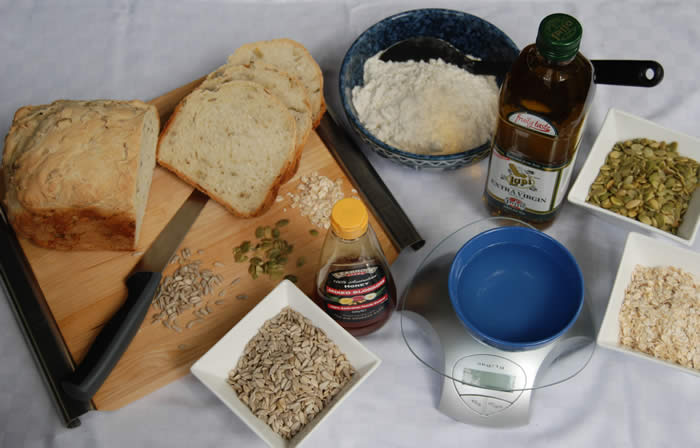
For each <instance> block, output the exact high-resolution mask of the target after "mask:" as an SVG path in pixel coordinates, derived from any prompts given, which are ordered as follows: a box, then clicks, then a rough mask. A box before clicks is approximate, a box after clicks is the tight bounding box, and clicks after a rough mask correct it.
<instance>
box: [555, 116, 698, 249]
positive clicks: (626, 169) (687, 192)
mask: <svg viewBox="0 0 700 448" xmlns="http://www.w3.org/2000/svg"><path fill="white" fill-rule="evenodd" d="M699 161H700V139H698V138H696V137H692V136H690V135H686V134H683V133H681V132H677V131H674V130H671V129H668V128H666V127H664V126H661V125H659V124H657V123H654V122H651V121H649V120H646V119H644V118H641V117H638V116H635V115H632V114H630V113H627V112H623V111H621V110H617V109H614V108H613V109H610V110H609V111H608V113H607V115H606V117H605V121H604V122H603V125H602V127H601V129H600V132H599V133H598V136H597V138H596V140H595V142H594V143H593V146H592V147H591V150H590V152H589V153H588V157H587V158H586V161H585V163H584V164H583V167H582V168H581V171H580V173H579V174H578V177H577V178H576V181H575V182H574V184H573V186H572V188H571V190H570V191H569V195H568V200H569V202H571V203H574V204H576V205H578V206H580V207H583V208H585V209H586V210H588V211H591V212H593V213H595V214H597V215H598V216H600V217H601V218H603V219H604V220H607V221H608V222H611V223H612V224H613V225H623V226H625V227H627V228H629V229H630V230H637V231H642V232H645V233H648V234H656V235H662V236H664V237H666V238H669V239H671V240H673V241H676V242H678V243H682V244H685V245H688V246H690V245H692V244H693V243H694V241H695V238H696V236H697V234H698V228H700V193H699V191H700V188H698V186H699V185H700V183H699V182H698V176H699V175H700V171H699V170H700V164H699V163H698V162H699Z"/></svg>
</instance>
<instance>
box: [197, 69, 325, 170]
mask: <svg viewBox="0 0 700 448" xmlns="http://www.w3.org/2000/svg"><path fill="white" fill-rule="evenodd" d="M230 81H253V82H257V83H258V84H260V85H262V86H263V87H264V88H265V89H266V90H267V91H269V92H270V93H272V94H273V95H275V96H276V97H277V98H279V99H280V100H281V101H282V103H284V105H285V106H287V109H288V110H289V112H290V113H291V114H292V115H293V116H294V120H295V123H296V130H297V133H296V135H297V138H296V154H295V157H294V161H293V163H292V166H291V168H290V170H289V171H287V172H286V173H285V176H284V179H283V182H286V181H288V180H289V179H291V178H292V177H294V174H296V172H297V169H298V168H299V161H300V160H301V154H302V151H303V150H304V144H305V143H306V139H307V138H308V137H309V133H310V132H311V127H312V124H313V121H312V114H311V105H310V103H309V95H308V94H307V92H306V88H304V86H303V85H302V84H301V82H300V81H299V80H298V79H297V78H296V77H294V76H292V75H290V74H289V73H286V72H283V71H281V70H279V69H278V68H277V67H275V66H272V65H269V64H264V63H261V62H257V63H254V64H248V65H241V64H226V65H223V66H221V67H219V68H218V69H216V70H214V71H213V72H211V73H210V74H209V75H208V76H207V78H206V79H205V80H204V82H203V83H202V84H201V85H200V86H199V88H200V89H207V90H212V89H215V88H218V87H219V86H220V85H221V84H223V83H226V82H230Z"/></svg>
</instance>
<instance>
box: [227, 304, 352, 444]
mask: <svg viewBox="0 0 700 448" xmlns="http://www.w3.org/2000/svg"><path fill="white" fill-rule="evenodd" d="M354 373H355V369H354V368H353V367H352V366H351V365H350V363H349V362H348V360H347V358H346V357H345V355H344V354H343V353H341V352H340V349H339V348H338V346H336V345H335V343H333V341H331V340H330V339H328V337H327V336H326V334H325V333H324V332H323V331H322V330H320V329H319V328H317V327H316V326H314V325H313V324H312V323H311V321H310V320H309V319H307V318H305V317H304V316H303V315H301V314H300V313H298V312H297V311H294V310H293V309H291V308H289V307H286V308H284V309H283V310H282V311H281V312H280V313H279V314H277V316H275V317H274V318H272V319H270V320H268V321H267V322H265V324H263V326H262V328H260V330H259V331H258V333H257V334H256V335H255V336H254V337H253V339H251V340H250V342H248V344H247V345H246V348H245V350H244V352H243V355H242V356H241V358H240V359H239V360H238V363H237V365H236V367H235V369H233V370H232V371H231V372H230V374H229V378H228V383H229V384H230V385H231V386H232V387H233V389H234V390H235V391H236V394H237V395H238V398H239V399H240V400H241V401H242V402H243V403H245V404H246V405H247V406H248V407H249V408H250V410H251V411H252V412H253V414H255V415H256V416H257V417H258V418H260V419H261V420H263V421H264V422H266V423H267V424H268V425H269V426H270V427H271V428H272V430H273V431H275V432H276V433H278V434H279V435H280V436H282V437H283V438H285V439H290V438H292V437H293V436H294V435H295V434H296V433H297V432H299V431H300V430H301V429H302V428H303V427H304V425H306V424H307V423H309V422H310V421H311V420H312V419H313V418H314V417H315V416H316V415H317V414H318V413H319V412H321V410H322V409H323V408H324V407H325V406H327V405H328V404H329V403H330V402H331V400H333V397H335V395H336V394H337V393H338V392H340V390H342V388H343V387H344V386H345V385H346V384H347V383H348V382H349V381H350V378H351V377H352V375H354Z"/></svg>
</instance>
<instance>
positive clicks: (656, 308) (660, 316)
mask: <svg viewBox="0 0 700 448" xmlns="http://www.w3.org/2000/svg"><path fill="white" fill-rule="evenodd" d="M619 322H620V334H619V341H620V344H622V345H623V346H625V347H629V348H631V349H632V350H636V351H639V352H643V353H647V354H649V355H652V356H654V357H656V358H659V359H662V360H665V361H670V362H673V363H676V364H679V365H681V366H683V367H688V368H691V369H696V370H700V287H699V286H698V284H697V283H696V282H695V279H694V278H693V276H692V274H690V273H688V272H685V271H683V270H682V269H679V268H676V267H673V266H660V267H645V266H640V265H637V266H635V269H634V271H633V273H632V279H631V281H630V284H629V285H628V286H627V289H626V290H625V298H624V301H623V303H622V307H621V309H620V315H619Z"/></svg>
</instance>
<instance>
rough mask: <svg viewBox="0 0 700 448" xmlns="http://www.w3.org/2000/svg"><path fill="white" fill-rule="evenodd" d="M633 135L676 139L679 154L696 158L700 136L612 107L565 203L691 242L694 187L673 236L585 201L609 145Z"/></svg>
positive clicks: (699, 211) (696, 203) (697, 206)
mask: <svg viewBox="0 0 700 448" xmlns="http://www.w3.org/2000/svg"><path fill="white" fill-rule="evenodd" d="M633 138H649V139H652V140H657V141H666V142H672V141H676V142H678V153H679V154H681V155H684V156H687V157H691V158H693V159H694V160H696V161H700V139H698V138H695V137H691V136H689V135H686V134H682V133H680V132H676V131H672V130H670V129H668V128H665V127H663V126H661V125H658V124H656V123H653V122H651V121H649V120H645V119H643V118H640V117H637V116H634V115H632V114H629V113H627V112H623V111H620V110H617V109H614V108H613V109H610V110H609V111H608V113H607V115H606V116H605V121H604V122H603V126H602V127H601V128H600V132H599V133H598V137H597V138H596V140H595V142H594V143H593V147H592V148H591V151H590V153H589V154H588V157H587V158H586V161H585V163H584V164H583V167H582V168H581V172H580V173H579V174H578V177H577V178H576V181H575V182H574V185H573V186H572V188H571V190H570V191H569V195H568V199H569V202H572V203H574V204H576V205H579V206H581V207H584V208H586V209H587V210H589V211H591V212H593V213H597V214H598V215H600V216H601V217H602V218H604V219H607V220H608V221H609V222H612V223H613V224H616V225H619V224H620V223H622V224H625V225H628V226H630V229H635V228H636V229H638V230H640V231H644V232H647V233H655V234H658V235H663V236H664V237H666V238H670V239H672V240H674V241H677V242H679V243H682V244H685V245H688V246H690V245H692V244H693V242H694V241H695V237H696V236H697V233H698V228H699V227H700V193H698V190H696V191H695V193H694V194H693V195H692V197H691V200H690V204H689V205H688V210H687V211H686V213H685V215H684V217H683V220H682V222H681V225H680V226H679V228H678V233H677V235H673V234H672V233H669V232H666V231H663V230H660V229H657V228H656V227H653V226H651V225H648V224H644V223H642V222H640V221H637V220H635V219H632V218H628V217H626V216H622V215H618V214H617V213H613V212H611V211H609V210H606V209H604V208H602V207H599V206H597V205H594V204H589V203H587V202H586V196H588V192H589V190H590V188H591V185H592V184H593V181H595V178H596V177H597V176H598V172H599V171H600V167H601V166H602V165H603V164H604V163H605V158H606V157H607V155H608V153H610V151H611V150H612V148H613V145H614V144H615V143H617V142H619V141H622V140H628V139H633Z"/></svg>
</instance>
